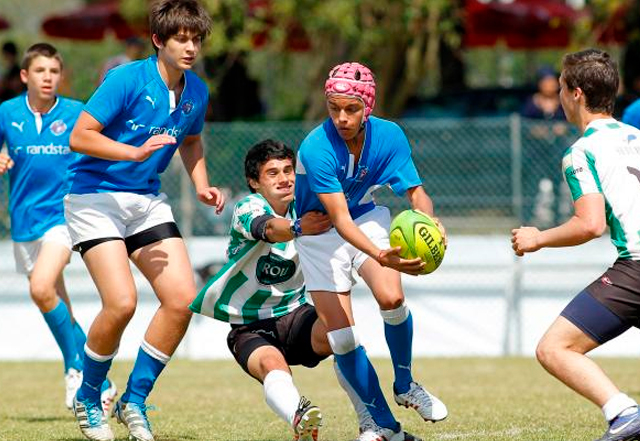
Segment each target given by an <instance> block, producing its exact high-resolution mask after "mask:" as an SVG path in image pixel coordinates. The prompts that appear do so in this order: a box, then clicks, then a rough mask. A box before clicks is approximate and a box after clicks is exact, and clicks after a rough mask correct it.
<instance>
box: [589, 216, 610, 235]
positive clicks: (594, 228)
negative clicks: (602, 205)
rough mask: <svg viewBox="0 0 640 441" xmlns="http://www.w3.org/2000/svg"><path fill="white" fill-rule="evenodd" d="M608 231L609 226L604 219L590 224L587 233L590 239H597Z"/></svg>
mask: <svg viewBox="0 0 640 441" xmlns="http://www.w3.org/2000/svg"><path fill="white" fill-rule="evenodd" d="M606 229H607V224H606V222H605V221H604V219H602V220H598V221H594V222H588V223H587V225H586V228H585V232H586V234H587V235H588V236H589V239H595V238H596V237H600V236H602V235H603V234H604V232H605V230H606Z"/></svg>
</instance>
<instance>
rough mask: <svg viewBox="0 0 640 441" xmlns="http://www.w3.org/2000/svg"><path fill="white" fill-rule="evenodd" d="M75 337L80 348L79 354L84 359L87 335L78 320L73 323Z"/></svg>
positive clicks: (77, 346)
mask: <svg viewBox="0 0 640 441" xmlns="http://www.w3.org/2000/svg"><path fill="white" fill-rule="evenodd" d="M73 337H74V339H75V341H76V348H78V355H80V359H81V360H84V345H85V343H87V336H86V334H85V333H84V331H83V330H82V327H81V326H80V325H79V324H78V322H75V323H74V324H73Z"/></svg>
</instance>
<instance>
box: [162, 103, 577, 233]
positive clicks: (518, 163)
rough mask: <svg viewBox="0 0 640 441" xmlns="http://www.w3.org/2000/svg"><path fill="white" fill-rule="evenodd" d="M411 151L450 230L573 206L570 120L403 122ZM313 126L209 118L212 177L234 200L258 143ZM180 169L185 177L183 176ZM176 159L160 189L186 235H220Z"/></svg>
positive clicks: (393, 203)
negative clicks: (567, 184)
mask: <svg viewBox="0 0 640 441" xmlns="http://www.w3.org/2000/svg"><path fill="white" fill-rule="evenodd" d="M400 125H401V126H402V127H403V128H404V130H405V132H406V134H407V137H408V138H409V140H410V142H411V144H412V146H413V157H414V161H415V163H416V166H417V167H418V170H419V171H420V174H421V175H422V178H423V181H424V186H425V188H426V190H427V192H428V193H429V194H430V195H431V197H432V198H433V200H434V203H435V206H436V210H437V213H438V215H439V216H441V217H443V218H446V219H448V220H449V227H450V228H451V229H452V232H461V233H487V232H500V231H503V230H504V229H505V228H508V227H509V226H511V225H516V224H519V223H522V222H526V223H535V224H537V225H540V226H547V225H551V224H553V223H555V222H558V221H560V220H561V219H563V218H565V217H566V216H567V215H568V213H569V212H570V207H571V204H570V201H569V200H568V199H567V198H566V193H564V194H563V191H562V188H563V187H564V185H563V184H562V174H561V172H560V162H561V159H562V154H563V152H564V150H565V149H566V148H567V147H568V146H569V145H571V143H572V142H573V141H574V140H575V139H576V137H577V135H576V134H575V132H573V131H571V130H570V129H569V127H568V126H566V125H564V124H559V123H550V122H546V121H533V120H522V119H520V118H519V116H517V115H515V116H512V117H510V118H478V119H472V120H460V119H430V120H405V121H400ZM313 127H314V124H311V123H302V122H284V123H231V124H210V125H208V126H207V128H206V131H205V134H204V139H205V143H206V155H207V164H208V169H209V172H210V180H211V182H212V183H213V184H215V185H217V186H220V187H223V188H225V189H227V191H228V192H229V195H230V196H231V201H233V200H234V199H235V198H236V197H241V196H242V195H244V194H246V193H247V189H246V183H245V180H244V174H243V172H244V170H243V161H244V155H245V152H246V151H247V150H248V148H249V147H250V146H252V145H253V144H255V143H256V142H258V141H260V140H263V139H266V138H273V139H278V140H280V141H283V142H285V143H286V144H288V145H289V146H291V147H293V148H297V146H299V144H300V142H301V141H302V139H304V137H305V135H306V134H307V133H308V132H309V131H310V130H311V129H312V128H313ZM181 175H182V178H181ZM183 175H184V173H183V171H182V166H181V165H180V163H179V161H174V163H173V167H172V168H171V170H169V171H168V172H167V173H165V176H164V177H163V187H162V188H163V191H165V192H166V193H167V194H168V195H169V198H170V201H171V202H172V205H173V206H174V210H175V211H176V215H177V217H178V221H179V223H180V225H181V228H182V229H183V230H184V231H185V232H186V233H187V234H193V235H196V236H199V235H219V234H225V232H226V231H227V228H228V224H229V222H228V220H229V216H230V210H231V207H232V205H233V204H229V210H228V211H226V212H225V213H224V214H223V215H222V216H215V215H214V214H213V211H212V210H210V209H207V208H206V207H204V206H201V205H200V204H195V203H194V202H193V201H194V199H193V191H192V190H191V188H190V186H189V185H188V183H186V184H185V183H182V184H180V180H181V179H184V176H183ZM376 197H377V201H378V202H379V203H380V204H383V205H386V206H388V207H390V208H391V210H392V212H394V213H395V212H398V211H400V210H402V209H404V208H407V206H408V205H407V201H406V200H404V199H403V198H397V197H395V196H394V195H393V194H392V193H391V191H389V190H387V189H381V190H380V191H379V192H378V194H377V195H376Z"/></svg>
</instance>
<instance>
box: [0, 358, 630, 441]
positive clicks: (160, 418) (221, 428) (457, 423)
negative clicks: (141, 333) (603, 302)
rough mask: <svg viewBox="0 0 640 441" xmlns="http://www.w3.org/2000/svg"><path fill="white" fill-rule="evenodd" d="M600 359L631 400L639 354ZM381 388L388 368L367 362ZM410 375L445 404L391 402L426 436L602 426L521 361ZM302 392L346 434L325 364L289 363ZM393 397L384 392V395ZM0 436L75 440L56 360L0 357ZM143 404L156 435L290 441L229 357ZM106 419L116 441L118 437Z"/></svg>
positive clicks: (457, 364)
mask: <svg viewBox="0 0 640 441" xmlns="http://www.w3.org/2000/svg"><path fill="white" fill-rule="evenodd" d="M599 362H600V363H601V365H602V366H603V367H604V368H605V370H606V371H607V372H608V373H609V374H610V375H611V376H612V377H613V379H614V381H616V382H618V383H619V384H620V385H622V386H623V388H624V389H625V391H627V392H628V393H629V394H630V395H632V396H633V397H635V398H636V399H637V398H639V397H640V375H638V372H640V361H638V360H635V359H608V358H606V359H600V360H599ZM374 364H375V365H376V368H377V369H378V374H379V375H380V379H381V384H382V385H383V389H384V390H385V393H390V389H391V379H392V371H391V367H390V362H389V361H388V360H374ZM130 367H131V364H129V363H118V362H116V363H114V366H113V369H112V374H111V377H112V378H113V379H114V380H115V381H116V382H117V384H118V386H119V388H120V390H121V391H122V390H123V389H124V386H125V384H126V379H127V375H128V372H129V369H130ZM414 372H415V376H416V377H417V379H419V381H421V382H422V383H423V384H425V385H426V386H427V387H428V389H429V390H431V391H433V392H434V393H436V394H437V395H438V396H439V397H440V398H441V399H442V400H443V401H445V402H446V404H447V405H448V407H449V412H450V415H449V418H448V419H447V420H446V421H444V422H441V423H438V424H425V423H424V422H423V421H422V420H421V419H420V418H419V417H418V416H417V414H415V413H414V411H412V410H408V409H405V408H400V407H397V406H396V405H395V404H392V409H393V410H394V413H395V414H396V417H397V418H398V419H399V420H400V421H401V422H402V423H403V425H404V426H405V428H406V429H407V430H409V431H411V432H413V433H414V434H416V435H419V436H421V437H423V438H424V440H425V441H426V440H473V441H503V440H504V441H506V440H509V441H511V440H524V441H542V440H544V441H563V440H567V441H568V440H572V441H573V440H575V441H582V440H593V439H595V438H598V437H599V436H600V435H601V434H602V433H603V431H604V428H605V426H604V422H603V419H602V417H601V413H600V411H599V410H598V409H597V408H596V407H595V406H593V405H591V404H590V403H588V402H586V401H585V400H583V399H581V398H579V397H577V396H576V395H574V394H573V393H571V392H570V391H569V390H568V389H566V388H565V387H564V386H563V385H561V384H560V383H559V382H557V381H556V380H555V379H553V378H551V377H550V376H549V375H547V374H546V373H545V372H544V371H543V370H542V368H541V367H539V366H538V364H537V363H536V362H535V361H534V360H533V359H529V358H511V359H491V358H480V359H478V358H456V359H442V358H436V359H420V360H416V361H415V362H414ZM294 377H295V381H296V383H297V385H298V387H299V389H300V391H301V393H302V394H304V395H306V396H308V397H309V398H311V399H312V400H313V402H314V403H315V404H317V405H318V406H320V407H321V409H322V410H323V414H324V427H323V430H322V432H321V439H322V440H327V441H329V440H350V439H354V438H355V436H356V432H357V425H356V421H355V414H354V413H353V411H352V410H351V407H350V404H349V402H348V400H347V398H346V395H345V394H344V393H343V392H342V390H341V389H340V388H339V386H338V384H337V382H336V380H335V377H334V373H333V369H332V366H331V362H329V361H325V362H323V363H322V364H321V365H320V366H319V367H318V368H316V369H314V370H309V369H298V368H296V369H295V370H294ZM387 397H388V398H389V399H391V400H392V398H391V396H390V395H387ZM0 398H1V399H0V440H2V441H5V440H7V441H8V440H11V441H43V440H66V441H82V440H83V439H84V438H83V437H82V435H81V433H80V431H79V429H78V428H77V427H76V424H75V421H74V420H73V418H72V416H71V414H70V412H69V411H67V410H66V409H65V407H64V404H63V386H62V373H61V364H60V363H54V362H25V363H12V362H3V363H0ZM149 404H154V405H156V406H157V408H158V409H157V410H156V411H153V412H150V418H151V422H152V424H153V428H154V432H155V434H156V440H158V441H191V440H197V441H206V440H251V441H271V440H273V441H275V440H290V439H291V438H292V436H291V434H292V432H291V430H290V429H289V427H287V425H286V424H285V423H283V422H282V421H280V420H279V419H278V418H277V417H276V416H275V415H274V414H272V413H271V411H270V409H269V408H268V407H267V405H266V404H265V403H264V399H263V395H262V388H261V386H260V385H259V384H258V383H257V382H255V381H254V380H252V379H250V378H249V377H248V376H246V375H245V374H244V372H242V370H241V369H240V368H239V367H237V365H236V364H235V363H234V362H232V361H186V360H174V361H172V362H171V364H170V365H169V367H168V368H167V370H166V371H165V372H164V373H163V375H162V377H161V378H160V380H159V381H158V384H157V385H156V388H155V390H154V392H153V393H152V395H151V397H150V399H149ZM111 421H112V427H114V428H115V432H116V436H117V439H119V440H126V439H127V436H126V435H127V434H126V432H125V430H124V429H123V427H122V426H121V425H117V424H115V422H114V420H111Z"/></svg>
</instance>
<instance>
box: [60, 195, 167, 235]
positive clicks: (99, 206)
mask: <svg viewBox="0 0 640 441" xmlns="http://www.w3.org/2000/svg"><path fill="white" fill-rule="evenodd" d="M166 199H167V195H165V194H164V193H160V194H159V195H158V196H155V195H152V194H147V195H139V194H135V193H125V192H112V193H90V194H68V195H67V196H65V198H64V215H65V218H66V219H67V225H68V226H69V233H70V234H71V241H72V243H73V246H74V247H75V246H76V245H78V244H79V243H83V242H87V241H89V240H95V239H104V238H122V239H125V238H127V237H129V236H132V235H134V234H136V233H140V232H141V231H145V230H148V229H149V228H152V227H155V226H157V225H160V224H164V223H169V222H174V219H173V213H172V212H171V207H170V206H169V204H167V203H166V202H165V200H166Z"/></svg>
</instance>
